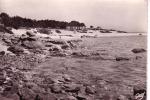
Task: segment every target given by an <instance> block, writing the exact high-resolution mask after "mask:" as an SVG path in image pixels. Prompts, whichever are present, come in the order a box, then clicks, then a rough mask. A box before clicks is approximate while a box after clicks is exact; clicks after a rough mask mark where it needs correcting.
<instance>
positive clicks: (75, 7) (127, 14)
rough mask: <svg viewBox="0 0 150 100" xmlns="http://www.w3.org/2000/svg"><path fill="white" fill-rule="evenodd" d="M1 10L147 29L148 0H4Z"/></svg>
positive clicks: (1, 0)
mask: <svg viewBox="0 0 150 100" xmlns="http://www.w3.org/2000/svg"><path fill="white" fill-rule="evenodd" d="M0 11H1V12H6V13H8V14H9V15H10V16H16V15H18V16H21V17H27V18H33V19H50V20H59V21H67V22H70V21H72V20H76V21H80V22H83V23H85V25H86V26H87V27H89V26H90V25H93V26H95V27H97V26H100V27H102V28H106V29H117V30H123V31H127V32H147V1H146V0H0Z"/></svg>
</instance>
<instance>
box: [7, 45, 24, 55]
mask: <svg viewBox="0 0 150 100" xmlns="http://www.w3.org/2000/svg"><path fill="white" fill-rule="evenodd" d="M7 50H8V51H10V52H12V53H15V54H21V53H23V52H24V49H23V48H22V47H20V46H10V47H9V48H8V49H7Z"/></svg>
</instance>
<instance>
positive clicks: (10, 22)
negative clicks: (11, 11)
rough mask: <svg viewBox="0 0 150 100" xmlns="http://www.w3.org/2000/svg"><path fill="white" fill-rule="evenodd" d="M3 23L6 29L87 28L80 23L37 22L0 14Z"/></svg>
mask: <svg viewBox="0 0 150 100" xmlns="http://www.w3.org/2000/svg"><path fill="white" fill-rule="evenodd" d="M0 19H1V23H2V24H4V26H6V27H13V28H15V29H18V28H20V27H28V28H37V27H41V28H60V29H66V27H67V26H78V27H83V26H85V24H84V23H80V22H78V21H71V22H65V21H56V20H48V19H46V20H35V19H29V18H22V17H20V16H13V17H10V16H9V15H8V14H7V13H1V14H0Z"/></svg>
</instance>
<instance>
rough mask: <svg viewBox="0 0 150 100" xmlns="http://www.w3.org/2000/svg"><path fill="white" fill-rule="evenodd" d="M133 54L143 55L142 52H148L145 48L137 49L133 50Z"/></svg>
mask: <svg viewBox="0 0 150 100" xmlns="http://www.w3.org/2000/svg"><path fill="white" fill-rule="evenodd" d="M132 52H133V53H142V52H146V50H145V49H143V48H135V49H132Z"/></svg>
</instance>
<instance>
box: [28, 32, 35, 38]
mask: <svg viewBox="0 0 150 100" xmlns="http://www.w3.org/2000/svg"><path fill="white" fill-rule="evenodd" d="M26 34H27V35H28V36H30V37H32V36H35V33H33V32H31V31H27V32H26Z"/></svg>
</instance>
